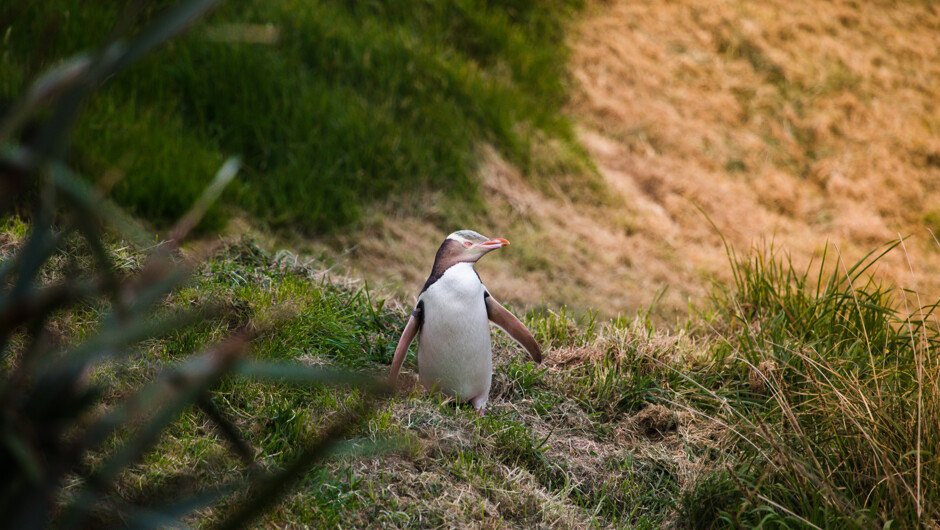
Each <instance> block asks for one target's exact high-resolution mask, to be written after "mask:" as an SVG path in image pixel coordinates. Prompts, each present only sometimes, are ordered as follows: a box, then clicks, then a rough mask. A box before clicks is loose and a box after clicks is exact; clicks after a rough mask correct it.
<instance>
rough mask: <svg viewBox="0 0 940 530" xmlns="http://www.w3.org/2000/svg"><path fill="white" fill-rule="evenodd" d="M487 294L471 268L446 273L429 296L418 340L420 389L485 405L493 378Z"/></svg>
mask: <svg viewBox="0 0 940 530" xmlns="http://www.w3.org/2000/svg"><path fill="white" fill-rule="evenodd" d="M484 293H485V288H484V287H483V283H481V282H480V278H479V276H477V274H476V272H475V271H474V270H473V266H472V265H471V264H469V263H459V264H457V265H454V266H452V267H450V268H449V269H447V271H445V272H444V274H443V275H441V277H440V278H439V279H438V280H437V281H436V282H434V283H433V284H432V285H431V286H430V287H428V289H427V290H426V291H424V293H422V294H421V296H420V300H421V301H422V302H423V303H424V322H423V324H422V326H421V335H420V337H419V339H418V372H419V375H420V378H421V384H422V385H424V386H425V387H427V388H433V387H436V388H437V389H438V390H439V391H441V392H443V393H445V394H448V395H452V396H454V397H456V398H458V399H460V400H463V401H470V402H472V403H473V404H474V406H477V405H483V404H485V403H486V398H487V396H488V395H489V391H490V382H491V380H492V377H493V354H492V347H491V344H490V326H489V319H488V317H487V313H486V303H485V301H484V299H483V296H484Z"/></svg>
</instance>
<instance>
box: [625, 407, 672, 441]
mask: <svg viewBox="0 0 940 530" xmlns="http://www.w3.org/2000/svg"><path fill="white" fill-rule="evenodd" d="M630 421H631V422H632V423H633V425H634V426H635V427H636V428H637V429H638V430H639V431H640V432H641V433H643V435H645V436H650V437H652V436H657V437H661V436H663V435H664V434H665V433H667V432H669V431H674V430H675V429H676V427H677V426H678V418H677V417H676V414H675V413H674V412H673V411H671V410H669V409H668V408H666V407H665V406H663V405H649V406H648V407H646V408H645V409H643V410H641V411H640V412H637V413H636V415H634V416H633V417H632V418H630Z"/></svg>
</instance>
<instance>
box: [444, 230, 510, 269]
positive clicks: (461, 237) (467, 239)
mask: <svg viewBox="0 0 940 530" xmlns="http://www.w3.org/2000/svg"><path fill="white" fill-rule="evenodd" d="M507 245H509V241H506V240H505V239H502V238H499V237H497V238H495V239H491V238H488V237H486V236H484V235H483V234H480V233H478V232H474V231H473V230H458V231H457V232H454V233H453V234H451V235H449V236H447V239H445V240H444V243H443V244H442V245H441V250H444V249H445V247H446V249H447V254H448V255H449V257H450V258H451V259H453V260H454V261H455V262H470V263H473V262H475V261H477V260H478V259H480V258H481V257H483V255H484V254H486V253H487V252H490V251H491V250H496V249H498V248H503V247H505V246H507Z"/></svg>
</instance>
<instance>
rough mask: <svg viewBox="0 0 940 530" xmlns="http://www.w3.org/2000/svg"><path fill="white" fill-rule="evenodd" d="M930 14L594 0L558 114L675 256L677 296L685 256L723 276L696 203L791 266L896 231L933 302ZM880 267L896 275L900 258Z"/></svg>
mask: <svg viewBox="0 0 940 530" xmlns="http://www.w3.org/2000/svg"><path fill="white" fill-rule="evenodd" d="M938 23H940V10H938V8H937V7H936V6H931V5H930V4H928V3H926V2H925V3H904V4H894V3H879V2H792V1H788V2H783V1H778V2H759V3H754V2H737V1H724V2H711V1H694V0H693V1H680V2H669V3H659V2H657V3H648V2H610V3H595V4H593V5H591V7H590V8H589V11H588V14H587V16H585V17H584V19H583V20H582V22H581V23H580V24H579V25H578V28H577V30H576V32H575V34H574V35H573V37H572V39H571V44H572V47H573V49H574V56H573V58H572V66H571V71H572V74H573V76H574V78H575V79H576V81H577V88H576V90H575V94H574V97H573V99H572V101H571V103H570V105H569V107H568V110H569V112H570V114H571V115H572V116H574V117H575V118H576V119H578V120H579V122H580V123H581V130H580V136H581V139H582V141H583V143H584V145H585V146H586V147H587V148H588V150H589V151H590V152H591V154H592V156H593V158H594V160H595V161H596V163H597V164H598V166H599V168H600V170H601V173H602V174H603V175H604V176H605V177H606V179H607V181H608V182H609V183H610V185H611V187H612V188H614V189H616V190H618V191H619V192H621V193H622V194H623V195H624V197H625V200H626V202H627V204H628V205H630V206H631V207H632V209H633V210H634V211H635V212H636V215H637V217H638V219H637V223H638V224H639V225H641V226H642V228H641V231H642V232H644V233H645V234H646V237H647V238H649V239H659V240H661V241H664V242H665V243H666V248H667V249H668V251H669V252H674V253H675V254H677V255H680V256H681V258H678V259H677V260H676V264H675V265H676V266H675V267H674V269H675V271H674V272H675V274H676V276H677V277H676V278H675V282H676V285H678V286H679V287H680V288H683V290H686V291H688V292H690V293H693V294H694V293H695V291H696V289H695V288H694V287H689V286H688V281H689V280H690V279H692V280H694V277H691V276H690V275H689V274H688V272H690V271H689V270H688V268H689V267H690V266H692V267H694V266H698V267H701V268H702V269H703V270H705V271H707V272H708V273H711V274H715V275H719V276H722V275H723V274H725V273H724V271H726V270H727V266H726V264H725V263H724V249H723V248H722V246H721V244H720V242H719V240H718V236H717V234H716V233H715V231H714V230H713V229H712V228H711V227H710V226H709V225H708V224H707V223H706V222H704V219H703V216H702V215H701V214H700V213H699V212H698V211H697V210H696V208H695V205H698V206H699V207H701V208H702V210H703V211H704V212H705V213H707V214H708V216H709V217H710V218H711V219H712V220H713V221H714V222H715V224H716V225H717V226H718V228H719V229H720V230H721V231H722V233H723V234H724V235H725V236H726V237H727V238H728V240H729V242H731V243H732V244H733V245H735V246H736V247H738V248H746V247H748V246H750V244H751V243H753V242H754V241H755V240H758V239H761V238H767V239H771V238H772V239H773V240H774V241H775V244H776V246H777V247H778V248H784V249H786V250H788V251H789V252H790V253H791V254H792V256H793V259H794V262H795V263H806V262H807V261H808V260H809V259H810V258H811V257H813V256H815V255H818V253H819V251H820V249H821V248H822V247H823V246H824V245H825V244H826V242H827V241H829V242H832V243H835V244H837V245H838V246H839V248H840V249H841V250H842V252H843V253H844V254H846V257H847V259H849V260H850V261H854V259H855V258H856V257H858V256H859V255H860V253H862V252H867V251H868V250H871V249H872V248H874V247H875V246H877V245H878V244H879V243H883V242H885V241H888V240H892V239H896V238H897V237H898V236H897V233H898V232H900V233H901V234H903V235H905V236H907V235H908V234H912V235H913V237H912V240H913V243H912V246H913V247H914V248H915V249H916V250H910V248H909V250H910V252H911V254H912V260H913V262H914V263H916V264H917V266H918V268H920V269H921V275H920V276H919V278H918V283H919V285H920V289H921V292H928V293H930V294H932V295H935V294H938V293H940V290H938V287H940V281H938V278H940V276H938V275H937V274H936V273H937V271H938V265H940V261H938V254H937V252H936V246H935V244H934V243H933V241H932V239H931V237H930V234H929V232H928V231H927V230H926V229H927V228H935V227H934V226H930V225H931V224H932V223H933V224H935V223H936V220H937V215H936V213H935V212H936V209H937V207H938V203H937V201H938V199H937V198H936V197H932V194H931V192H932V191H933V190H934V189H935V188H936V187H937V185H938V184H940V114H938V112H937V103H938V101H940V84H938V81H940V46H938V44H940V38H938V36H937V32H936V28H937V25H938ZM881 265H882V270H883V271H884V272H886V273H887V274H888V275H889V277H890V278H891V279H892V280H895V281H899V283H904V284H908V283H909V282H905V281H904V280H905V279H907V278H908V277H909V276H908V270H907V263H906V260H905V258H904V256H903V255H902V254H901V253H900V252H896V253H893V254H892V255H890V256H889V257H888V258H887V259H886V260H884V261H883V262H882V264H881ZM654 266H656V267H657V268H658V264H655V263H654ZM635 267H636V268H638V269H641V270H642V269H645V268H647V266H646V264H645V263H644V262H637V263H636V265H635ZM684 269H685V271H684V272H685V274H683V270H684ZM648 273H653V270H649V271H648Z"/></svg>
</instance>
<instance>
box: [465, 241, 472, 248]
mask: <svg viewBox="0 0 940 530" xmlns="http://www.w3.org/2000/svg"><path fill="white" fill-rule="evenodd" d="M470 245H473V243H472V242H470V241H464V242H463V246H465V247H468V248H469V247H470Z"/></svg>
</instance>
